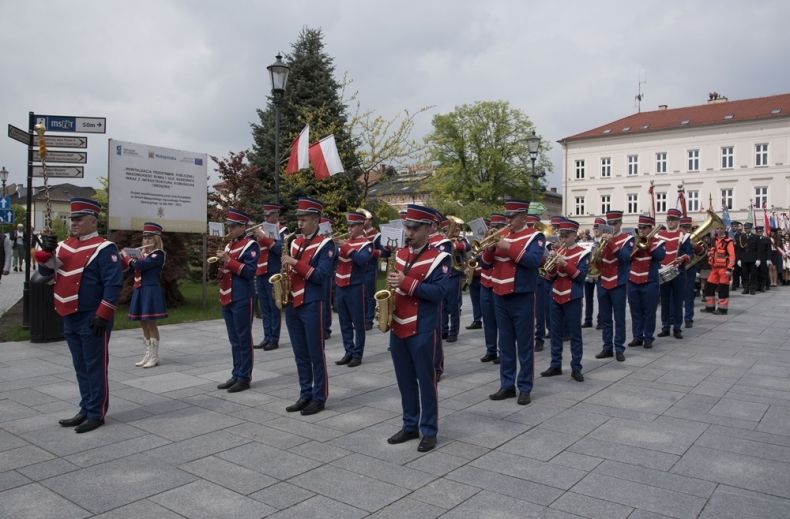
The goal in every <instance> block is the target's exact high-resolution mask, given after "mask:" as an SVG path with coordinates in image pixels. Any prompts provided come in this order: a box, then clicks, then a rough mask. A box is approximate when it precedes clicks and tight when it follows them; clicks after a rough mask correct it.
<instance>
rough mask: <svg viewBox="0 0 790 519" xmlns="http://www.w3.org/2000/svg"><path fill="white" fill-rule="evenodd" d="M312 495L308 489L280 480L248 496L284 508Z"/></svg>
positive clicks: (277, 507)
mask: <svg viewBox="0 0 790 519" xmlns="http://www.w3.org/2000/svg"><path fill="white" fill-rule="evenodd" d="M314 495H315V493H314V492H310V491H309V490H305V489H303V488H301V487H297V486H296V485H292V484H291V483H287V482H281V483H277V484H275V485H272V486H270V487H266V488H264V489H263V490H259V491H258V492H255V493H252V494H250V495H249V497H251V498H253V499H255V500H258V501H261V502H263V503H266V504H267V505H269V506H272V507H274V508H276V509H278V510H284V509H286V508H290V507H292V506H294V505H296V504H299V503H301V502H303V501H307V500H308V499H310V498H311V497H313V496H314Z"/></svg>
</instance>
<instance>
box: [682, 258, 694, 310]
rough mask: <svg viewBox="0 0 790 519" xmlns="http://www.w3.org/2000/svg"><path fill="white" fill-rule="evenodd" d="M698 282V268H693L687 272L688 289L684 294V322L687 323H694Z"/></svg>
mask: <svg viewBox="0 0 790 519" xmlns="http://www.w3.org/2000/svg"><path fill="white" fill-rule="evenodd" d="M696 282H697V266H696V265H695V266H693V267H691V268H690V269H688V270H687V271H686V288H685V289H684V290H685V291H684V292H683V306H684V310H685V312H684V316H683V320H684V321H686V322H687V323H693V322H694V292H695V291H696V287H695V284H696Z"/></svg>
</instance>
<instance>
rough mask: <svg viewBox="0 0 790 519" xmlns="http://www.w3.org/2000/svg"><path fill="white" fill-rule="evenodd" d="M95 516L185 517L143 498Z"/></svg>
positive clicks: (130, 518)
mask: <svg viewBox="0 0 790 519" xmlns="http://www.w3.org/2000/svg"><path fill="white" fill-rule="evenodd" d="M93 517H94V518H95V519H183V517H184V516H183V515H180V514H177V513H175V512H172V511H170V510H168V509H167V508H165V507H163V506H160V505H158V504H156V503H154V502H153V501H149V500H148V499H143V500H141V501H135V502H134V503H131V504H128V505H125V506H121V507H118V508H115V509H113V510H110V511H109V512H104V513H103V514H99V515H95V516H93Z"/></svg>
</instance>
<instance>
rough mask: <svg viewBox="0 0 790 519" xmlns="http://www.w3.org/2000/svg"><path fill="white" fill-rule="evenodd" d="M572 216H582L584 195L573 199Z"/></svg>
mask: <svg viewBox="0 0 790 519" xmlns="http://www.w3.org/2000/svg"><path fill="white" fill-rule="evenodd" d="M573 214H574V215H576V216H584V195H577V196H576V197H574V210H573Z"/></svg>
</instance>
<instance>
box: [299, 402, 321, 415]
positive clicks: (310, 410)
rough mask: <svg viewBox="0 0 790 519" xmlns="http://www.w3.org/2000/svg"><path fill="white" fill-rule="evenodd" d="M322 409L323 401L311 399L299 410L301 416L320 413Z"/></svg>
mask: <svg viewBox="0 0 790 519" xmlns="http://www.w3.org/2000/svg"><path fill="white" fill-rule="evenodd" d="M323 410H324V403H323V402H321V401H320V400H313V401H312V402H310V403H309V404H307V406H306V407H305V408H304V409H302V410H301V411H300V413H301V414H302V416H309V415H311V414H316V413H320V412H321V411H323Z"/></svg>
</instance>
